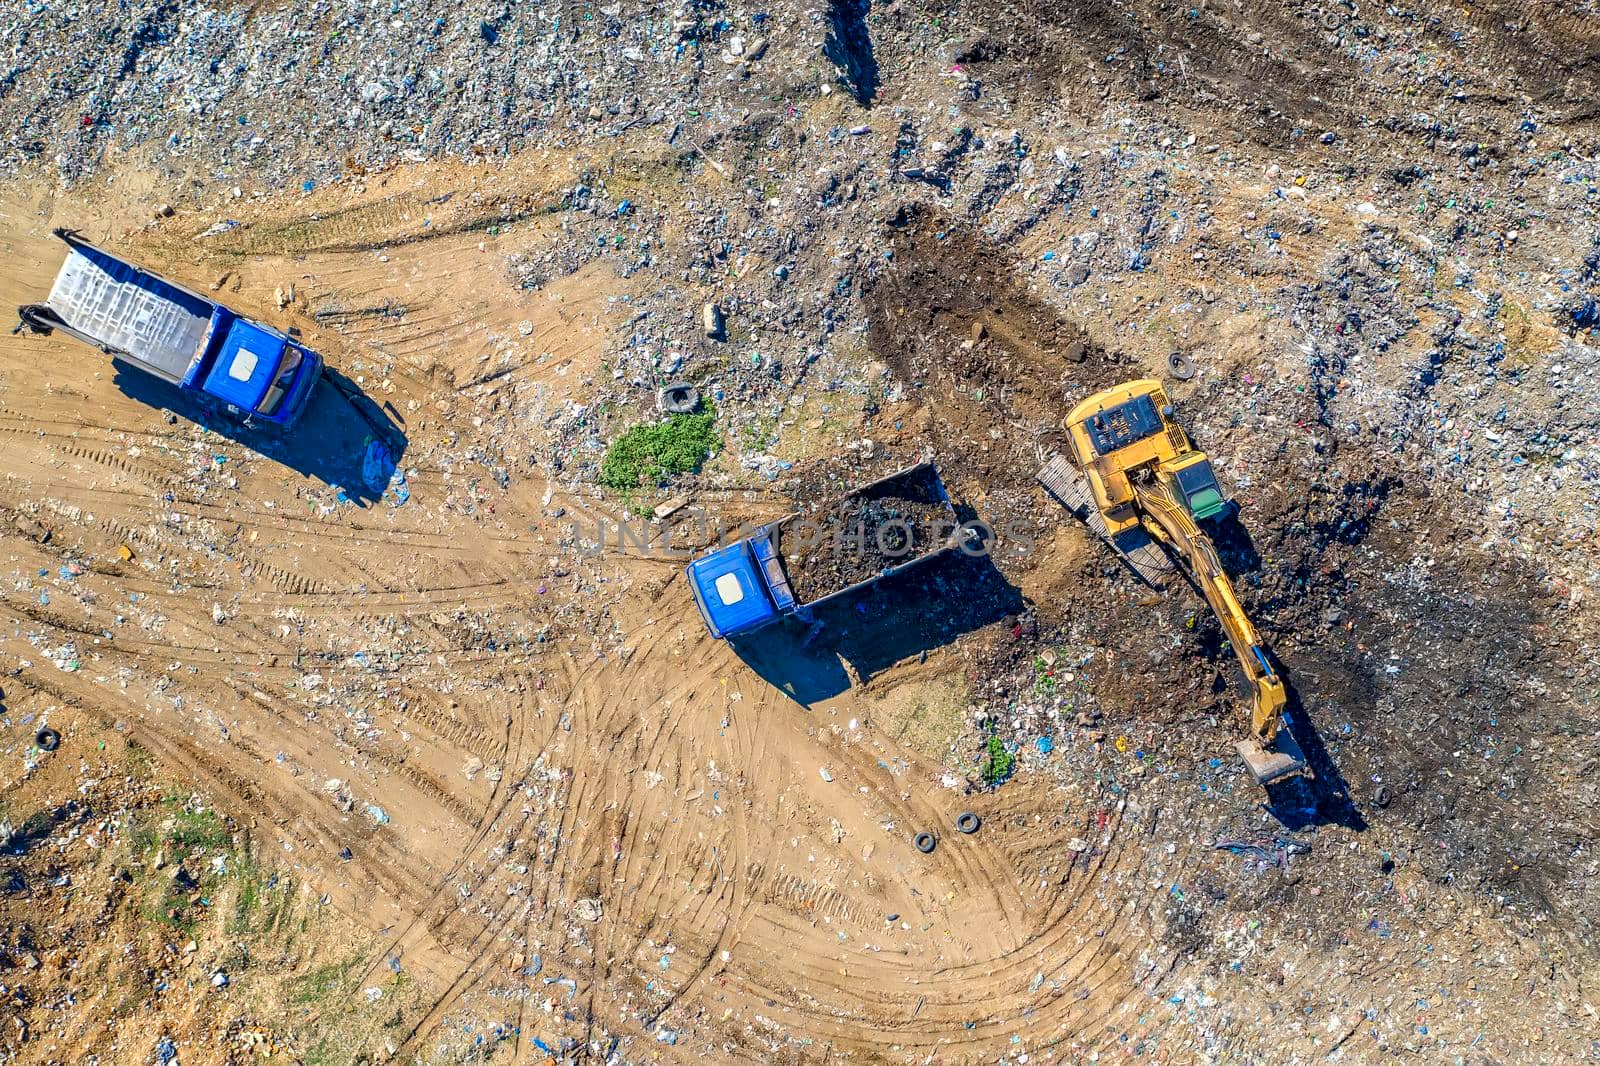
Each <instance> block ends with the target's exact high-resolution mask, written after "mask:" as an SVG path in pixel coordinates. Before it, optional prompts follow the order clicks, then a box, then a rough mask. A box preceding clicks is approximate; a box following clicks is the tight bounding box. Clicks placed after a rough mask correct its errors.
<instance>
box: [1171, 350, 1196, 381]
mask: <svg viewBox="0 0 1600 1066" xmlns="http://www.w3.org/2000/svg"><path fill="white" fill-rule="evenodd" d="M1167 369H1168V370H1169V371H1170V372H1171V373H1172V376H1173V377H1175V378H1177V379H1178V380H1179V381H1188V380H1189V379H1190V378H1192V377H1194V362H1193V361H1192V360H1191V359H1190V358H1189V357H1188V356H1187V355H1184V354H1183V353H1182V352H1173V353H1172V354H1171V355H1169V356H1167Z"/></svg>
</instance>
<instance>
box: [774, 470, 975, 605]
mask: <svg viewBox="0 0 1600 1066" xmlns="http://www.w3.org/2000/svg"><path fill="white" fill-rule="evenodd" d="M956 526H957V522H956V512H955V508H954V507H953V506H952V505H951V503H950V497H949V494H948V493H947V492H946V491H945V487H944V482H943V481H941V480H940V478H939V471H938V469H937V468H936V467H935V466H934V465H933V464H932V463H918V464H916V465H915V466H910V467H907V468H905V469H904V470H899V471H896V472H895V473H893V474H890V475H889V476H887V477H884V478H880V479H879V480H877V481H874V482H872V483H871V484H869V485H864V486H862V487H861V488H859V489H856V490H854V491H852V492H849V493H846V494H845V495H844V496H842V497H839V498H837V499H833V500H829V501H827V502H826V503H822V504H820V505H816V506H813V507H808V508H806V509H805V510H803V511H801V512H799V513H798V514H794V515H791V516H790V517H788V518H786V519H784V520H783V521H782V522H780V523H778V524H777V526H776V527H775V531H774V540H775V541H776V543H777V546H778V555H779V557H780V558H781V559H782V561H783V570H784V574H785V575H786V577H787V578H788V584H789V587H790V588H791V589H792V590H793V592H794V598H795V600H796V601H797V602H798V603H800V604H801V605H808V604H815V603H818V602H820V601H822V600H824V599H827V598H828V597H830V596H835V595H838V594H840V593H842V592H846V591H849V590H850V589H852V588H856V587H858V586H860V585H864V584H867V583H869V582H872V581H875V580H877V579H878V578H880V577H883V576H884V575H885V574H887V573H891V572H893V571H895V570H898V569H900V568H902V567H904V566H907V565H909V564H911V563H913V562H916V561H918V560H919V559H921V558H923V557H925V556H927V555H930V554H932V553H934V552H937V551H939V550H940V549H942V548H946V547H951V546H953V545H954V543H955V532H956Z"/></svg>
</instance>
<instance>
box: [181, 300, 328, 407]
mask: <svg viewBox="0 0 1600 1066" xmlns="http://www.w3.org/2000/svg"><path fill="white" fill-rule="evenodd" d="M321 373H322V357H321V356H319V355H317V354H316V353H315V352H313V351H311V350H310V349H307V348H304V347H301V346H300V345H298V344H296V343H295V342H294V341H293V340H291V339H290V338H289V337H287V336H286V335H284V334H282V333H279V332H278V331H277V330H274V329H270V328H268V327H266V326H263V325H261V324H259V323H256V322H251V321H249V320H248V319H243V318H234V319H233V322H232V324H231V325H230V327H229V329H228V333H227V336H226V337H224V338H223V340H222V343H221V345H220V346H219V347H218V349H217V354H216V358H215V359H214V360H212V361H211V362H210V364H209V367H208V368H207V370H206V372H205V379H204V383H203V384H202V386H201V388H202V389H203V391H204V392H205V393H206V394H207V395H209V396H214V397H216V398H217V399H219V400H222V401H223V402H225V403H228V404H230V405H232V406H233V407H234V408H236V409H238V410H239V411H242V412H246V413H248V414H249V415H251V416H252V417H255V418H261V419H265V420H266V421H268V422H272V423H275V424H278V425H287V424H288V423H290V422H292V421H294V420H295V419H296V418H297V417H299V415H300V412H301V411H302V410H303V409H304V408H305V404H306V401H307V400H308V399H309V397H310V394H311V387H312V386H313V385H314V384H315V383H316V380H317V378H318V377H319V376H320V375H321Z"/></svg>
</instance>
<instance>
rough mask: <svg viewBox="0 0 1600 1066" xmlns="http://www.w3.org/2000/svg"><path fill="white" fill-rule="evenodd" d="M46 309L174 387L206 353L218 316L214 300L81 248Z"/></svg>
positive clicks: (59, 278)
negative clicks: (172, 383) (169, 382)
mask: <svg viewBox="0 0 1600 1066" xmlns="http://www.w3.org/2000/svg"><path fill="white" fill-rule="evenodd" d="M46 304H47V305H48V306H49V307H50V309H51V310H52V311H54V312H55V313H56V315H58V316H59V317H60V319H61V320H62V321H63V322H64V323H70V324H71V326H72V328H73V329H74V330H75V331H76V332H78V333H79V334H81V335H83V336H84V337H85V338H86V339H89V340H91V341H93V342H94V343H96V344H98V345H100V346H101V347H102V348H106V349H109V350H110V351H111V352H112V354H114V355H117V356H118V357H120V358H123V359H127V360H129V361H130V362H133V363H136V364H138V365H139V366H141V367H144V368H146V369H148V370H150V371H151V372H152V373H154V374H156V375H157V376H159V377H163V378H166V379H167V380H169V381H172V382H175V383H176V382H181V381H183V380H184V377H185V375H186V374H188V372H189V369H190V367H191V366H193V364H194V362H195V360H196V359H197V358H198V357H199V355H200V354H201V353H203V352H204V350H205V347H206V345H207V343H208V342H209V340H210V336H211V330H212V324H213V318H214V316H215V314H216V305H214V304H212V303H211V302H210V301H208V300H206V299H204V298H202V297H200V296H196V295H195V294H194V293H192V292H189V291H188V290H187V289H183V288H181V287H179V286H177V285H174V284H172V283H171V282H168V281H163V280H162V279H160V278H158V277H156V276H155V275H153V274H147V273H145V272H144V271H142V270H140V269H138V268H137V267H135V266H133V265H131V264H129V263H125V262H123V261H122V260H120V259H117V258H116V257H115V256H111V255H107V254H106V253H104V252H101V251H99V250H98V249H96V248H92V247H89V246H87V245H83V244H77V245H74V246H73V248H72V250H71V252H69V253H68V255H67V259H66V262H65V263H63V264H62V266H61V271H60V273H59V274H57V275H56V282H55V285H54V286H53V287H52V288H51V290H50V296H49V298H48V299H47V300H46Z"/></svg>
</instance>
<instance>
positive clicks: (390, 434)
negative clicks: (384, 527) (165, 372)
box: [112, 360, 410, 507]
mask: <svg viewBox="0 0 1600 1066" xmlns="http://www.w3.org/2000/svg"><path fill="white" fill-rule="evenodd" d="M112 365H113V366H115V367H116V371H117V376H116V386H117V388H118V389H120V390H122V394H123V395H124V396H127V397H129V398H131V399H134V400H137V401H139V402H140V403H142V404H147V405H149V406H151V407H159V408H161V409H162V410H166V411H171V412H172V413H173V414H175V415H177V416H178V417H179V418H186V419H188V420H189V421H191V422H194V423H196V424H198V425H201V426H204V427H205V428H206V429H208V430H210V431H211V432H213V433H217V434H220V435H221V436H224V437H226V438H228V439H229V440H231V441H234V442H236V443H238V444H242V445H244V446H245V447H246V448H249V449H250V450H251V451H254V452H257V453H259V454H261V455H263V456H265V457H267V458H268V459H271V460H273V461H274V462H278V463H282V464H283V465H284V466H286V467H288V468H289V469H291V470H295V471H298V472H299V473H301V474H303V475H304V476H306V477H308V478H311V479H312V480H313V481H320V482H322V483H323V484H324V485H327V486H329V487H330V488H337V489H338V490H340V493H341V499H342V500H347V501H349V502H350V503H354V504H356V505H357V506H360V507H370V506H372V505H373V504H375V503H377V502H378V501H379V500H381V499H383V498H384V496H385V494H386V493H387V494H388V499H389V502H390V503H403V502H405V500H406V499H408V498H409V497H410V490H409V489H408V488H407V487H406V484H405V477H404V475H403V474H401V475H400V476H399V477H396V470H397V469H398V467H399V465H400V460H401V458H402V457H403V456H404V455H405V450H406V443H407V441H406V434H405V430H404V429H403V428H402V424H403V421H404V419H403V417H402V416H401V414H400V412H399V411H398V410H396V409H395V407H394V405H393V404H387V403H385V404H379V403H378V402H377V401H376V400H374V399H372V398H371V397H370V396H368V395H367V394H366V393H364V392H363V391H361V388H360V386H358V385H356V383H355V382H353V381H351V380H350V379H349V378H347V377H345V376H344V375H343V374H341V373H339V372H338V371H337V370H334V369H333V368H332V367H329V368H327V369H325V370H324V371H323V375H322V380H321V381H319V382H317V387H316V391H315V392H313V393H312V395H311V402H310V403H309V404H308V405H307V406H306V410H305V413H304V414H303V415H301V416H300V420H299V421H298V422H296V423H295V424H294V425H293V426H292V427H290V429H289V431H288V432H287V433H285V432H283V431H281V430H280V431H274V430H272V429H270V428H268V427H267V426H265V425H262V424H256V425H246V424H245V423H244V422H242V421H240V419H239V418H238V417H237V416H235V415H232V414H230V413H228V412H227V411H226V410H224V409H222V408H221V406H220V405H219V404H217V403H215V402H214V401H209V400H207V399H206V398H204V397H201V396H200V395H199V394H197V393H195V392H190V391H186V390H183V389H179V388H178V387H177V386H176V385H170V384H168V383H167V382H165V381H162V380H161V379H160V378H157V377H155V376H153V375H151V374H146V373H145V372H143V371H142V370H139V369H137V368H136V367H132V366H129V365H127V364H125V363H123V362H121V361H120V360H114V361H113V364H112Z"/></svg>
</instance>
